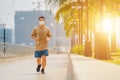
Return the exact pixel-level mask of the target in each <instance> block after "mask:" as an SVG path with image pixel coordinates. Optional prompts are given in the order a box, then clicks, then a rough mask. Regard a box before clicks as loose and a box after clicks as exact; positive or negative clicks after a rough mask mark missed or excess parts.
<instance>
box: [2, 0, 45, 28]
mask: <svg viewBox="0 0 120 80" xmlns="http://www.w3.org/2000/svg"><path fill="white" fill-rule="evenodd" d="M38 1H40V2H41V7H40V10H46V9H47V8H46V6H45V3H44V0H0V23H4V24H6V28H14V15H15V11H24V10H25V11H26V10H27V11H28V10H34V8H35V7H36V5H37V4H36V2H38ZM33 2H34V3H35V4H32V3H33Z"/></svg>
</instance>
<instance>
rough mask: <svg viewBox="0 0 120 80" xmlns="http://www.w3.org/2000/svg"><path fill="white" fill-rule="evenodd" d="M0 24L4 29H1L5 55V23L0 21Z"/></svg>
mask: <svg viewBox="0 0 120 80" xmlns="http://www.w3.org/2000/svg"><path fill="white" fill-rule="evenodd" d="M0 25H2V26H3V27H4V30H3V31H4V32H3V55H4V56H5V45H6V44H5V42H6V37H5V36H6V35H5V33H6V32H5V25H6V24H3V23H0Z"/></svg>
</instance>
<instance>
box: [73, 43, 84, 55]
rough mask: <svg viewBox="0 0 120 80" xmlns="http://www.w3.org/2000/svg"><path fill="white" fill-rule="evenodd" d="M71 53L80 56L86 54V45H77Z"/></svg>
mask: <svg viewBox="0 0 120 80" xmlns="http://www.w3.org/2000/svg"><path fill="white" fill-rule="evenodd" d="M71 53H77V54H80V55H83V54H84V45H78V44H77V45H75V46H74V47H73V48H72V49H71Z"/></svg>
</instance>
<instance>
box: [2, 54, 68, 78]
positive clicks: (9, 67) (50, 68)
mask: <svg viewBox="0 0 120 80" xmlns="http://www.w3.org/2000/svg"><path fill="white" fill-rule="evenodd" d="M67 64H68V55H67V54H51V55H49V56H48V57H47V67H46V74H41V73H37V72H36V62H35V58H34V57H33V56H31V57H29V58H26V59H23V60H21V59H20V60H17V61H13V62H8V63H1V64H0V80H66V75H67Z"/></svg>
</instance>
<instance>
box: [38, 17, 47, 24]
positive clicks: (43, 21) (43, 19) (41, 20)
mask: <svg viewBox="0 0 120 80" xmlns="http://www.w3.org/2000/svg"><path fill="white" fill-rule="evenodd" d="M38 20H39V25H44V24H45V17H44V16H40V17H39V18H38Z"/></svg>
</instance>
